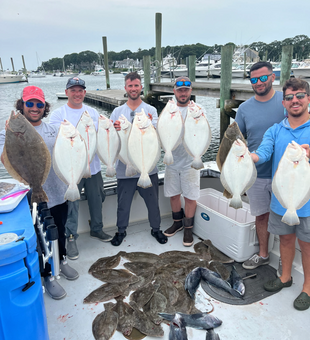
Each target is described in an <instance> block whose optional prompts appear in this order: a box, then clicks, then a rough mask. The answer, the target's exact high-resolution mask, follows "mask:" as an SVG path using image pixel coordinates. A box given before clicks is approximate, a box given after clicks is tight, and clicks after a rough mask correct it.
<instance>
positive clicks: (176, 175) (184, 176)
mask: <svg viewBox="0 0 310 340" xmlns="http://www.w3.org/2000/svg"><path fill="white" fill-rule="evenodd" d="M180 194H182V195H183V196H184V197H186V198H188V199H189V200H193V201H196V200H197V199H198V198H199V197H200V171H199V170H195V169H193V168H189V169H185V170H181V171H179V170H174V169H171V168H168V167H166V171H165V181H164V195H165V196H166V197H172V196H176V195H180Z"/></svg>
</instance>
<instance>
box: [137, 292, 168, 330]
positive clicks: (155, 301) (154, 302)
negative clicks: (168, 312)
mask: <svg viewBox="0 0 310 340" xmlns="http://www.w3.org/2000/svg"><path fill="white" fill-rule="evenodd" d="M166 306H167V299H166V297H165V296H164V295H163V294H161V293H159V292H155V293H154V295H153V296H152V298H151V300H150V301H149V302H148V303H146V304H145V305H144V306H143V312H144V313H145V314H146V315H147V316H148V317H149V318H150V319H151V320H152V321H153V322H154V324H155V325H159V324H160V323H161V322H162V318H161V317H160V316H159V315H158V313H159V312H161V311H163V310H165V309H166Z"/></svg>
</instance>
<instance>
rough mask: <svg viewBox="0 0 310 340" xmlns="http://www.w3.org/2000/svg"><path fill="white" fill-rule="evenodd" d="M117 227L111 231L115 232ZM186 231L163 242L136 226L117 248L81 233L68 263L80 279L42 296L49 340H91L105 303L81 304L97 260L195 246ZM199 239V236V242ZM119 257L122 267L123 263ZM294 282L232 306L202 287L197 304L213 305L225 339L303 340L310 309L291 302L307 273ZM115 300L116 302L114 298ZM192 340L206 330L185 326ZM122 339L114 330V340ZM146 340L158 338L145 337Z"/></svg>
mask: <svg viewBox="0 0 310 340" xmlns="http://www.w3.org/2000/svg"><path fill="white" fill-rule="evenodd" d="M161 225H162V229H163V230H165V229H166V228H167V227H169V226H170V225H171V219H170V218H165V219H163V220H162V224H161ZM114 232H115V230H112V231H110V233H111V234H113V235H114ZM182 237H183V233H182V232H179V233H177V234H176V235H175V236H173V237H171V238H169V239H168V243H167V244H165V245H160V244H159V243H157V241H156V240H155V239H154V238H153V237H152V236H151V234H150V227H149V224H148V223H141V224H137V225H132V226H130V227H129V228H128V230H127V237H126V238H125V240H124V242H123V243H122V245H121V246H119V247H113V246H112V245H111V244H110V243H103V242H100V241H97V240H95V239H92V238H90V237H89V233H84V234H81V235H80V237H79V239H78V240H77V244H78V248H79V251H80V257H79V259H78V260H76V261H69V263H70V265H72V267H74V268H75V269H77V270H78V272H79V274H80V277H79V278H78V279H77V280H76V281H68V280H66V279H65V278H63V277H61V279H60V281H59V283H60V284H61V285H62V286H63V287H64V289H65V290H66V291H67V296H66V297H65V298H64V299H63V300H60V301H56V300H53V299H51V298H50V297H49V296H48V295H47V294H44V301H45V307H46V314H47V320H48V329H49V336H50V340H69V339H72V340H92V339H94V337H93V335H92V322H93V320H94V318H95V317H96V316H97V315H98V314H99V313H100V312H102V311H103V310H104V308H103V303H99V304H83V299H84V298H85V297H86V296H87V295H88V294H89V293H90V292H92V291H93V290H94V289H96V288H98V287H99V286H100V285H101V282H100V281H99V280H97V279H95V278H93V277H92V276H91V275H90V274H88V269H89V267H90V266H91V264H92V263H94V262H95V261H96V260H97V259H98V258H100V257H105V256H111V255H115V254H116V253H117V252H119V251H120V250H122V251H126V252H134V251H146V252H152V253H155V254H160V253H162V252H164V251H169V250H191V251H193V252H194V249H193V247H190V248H186V247H183V245H182ZM196 242H198V238H197V237H195V243H196ZM277 261H278V259H277V258H276V256H271V265H273V266H274V267H277V265H278V262H277ZM122 263H124V259H122V260H121V263H120V265H119V268H121V267H122ZM293 281H294V284H293V286H292V287H290V288H285V289H283V290H282V291H281V292H279V293H278V294H274V295H273V296H271V297H268V298H266V299H264V300H262V301H259V302H257V303H253V304H251V305H246V306H235V305H228V304H225V303H222V302H218V301H216V300H214V299H213V298H210V297H209V296H208V295H207V294H206V293H205V292H204V291H203V290H202V288H201V287H200V288H199V290H198V292H197V293H196V307H197V308H199V309H200V310H202V311H209V310H210V309H211V308H212V307H211V304H212V305H213V306H214V311H213V312H212V313H213V315H215V316H217V317H218V318H219V319H221V320H222V321H223V323H222V325H221V326H220V327H218V328H217V329H215V331H216V332H217V333H218V334H219V336H220V339H221V340H232V339H238V340H243V339H247V340H248V339H251V340H256V339H257V340H258V339H264V340H268V339H269V340H304V339H309V338H310V336H309V329H310V328H309V320H310V309H309V310H307V311H304V312H300V311H297V310H295V309H294V307H293V301H294V299H295V298H296V297H297V296H298V295H299V293H300V292H301V289H302V282H303V275H302V274H300V272H297V271H294V272H293ZM111 301H113V302H115V301H114V300H111ZM163 329H164V332H165V335H164V337H163V338H162V339H164V340H168V339H169V327H168V326H167V325H165V324H163ZM187 336H188V339H189V340H194V339H195V340H199V339H203V340H204V339H205V338H206V332H205V331H202V330H195V329H193V328H187ZM111 339H113V340H116V339H124V337H123V335H122V334H121V333H120V332H118V331H116V332H115V333H114V335H113V337H112V338H111ZM146 339H155V338H151V337H146Z"/></svg>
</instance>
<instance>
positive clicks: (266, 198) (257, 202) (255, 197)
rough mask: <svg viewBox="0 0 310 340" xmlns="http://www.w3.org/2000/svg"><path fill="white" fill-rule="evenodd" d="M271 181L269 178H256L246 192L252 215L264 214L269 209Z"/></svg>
mask: <svg viewBox="0 0 310 340" xmlns="http://www.w3.org/2000/svg"><path fill="white" fill-rule="evenodd" d="M271 183H272V181H271V179H270V178H257V179H256V181H255V183H254V184H253V185H252V186H251V188H250V189H249V190H248V191H247V192H246V193H247V195H248V197H249V201H250V210H251V215H252V216H260V215H264V214H266V213H268V212H269V211H270V202H271V192H272V190H271Z"/></svg>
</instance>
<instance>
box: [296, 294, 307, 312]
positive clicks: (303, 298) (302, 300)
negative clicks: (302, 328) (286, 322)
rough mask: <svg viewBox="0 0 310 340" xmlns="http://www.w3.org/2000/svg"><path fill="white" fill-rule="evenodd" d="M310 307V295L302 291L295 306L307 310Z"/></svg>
mask: <svg viewBox="0 0 310 340" xmlns="http://www.w3.org/2000/svg"><path fill="white" fill-rule="evenodd" d="M309 307H310V296H309V295H308V294H307V293H305V292H301V293H300V294H299V295H298V296H297V298H296V299H295V301H294V308H295V309H297V310H306V309H308V308H309Z"/></svg>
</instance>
